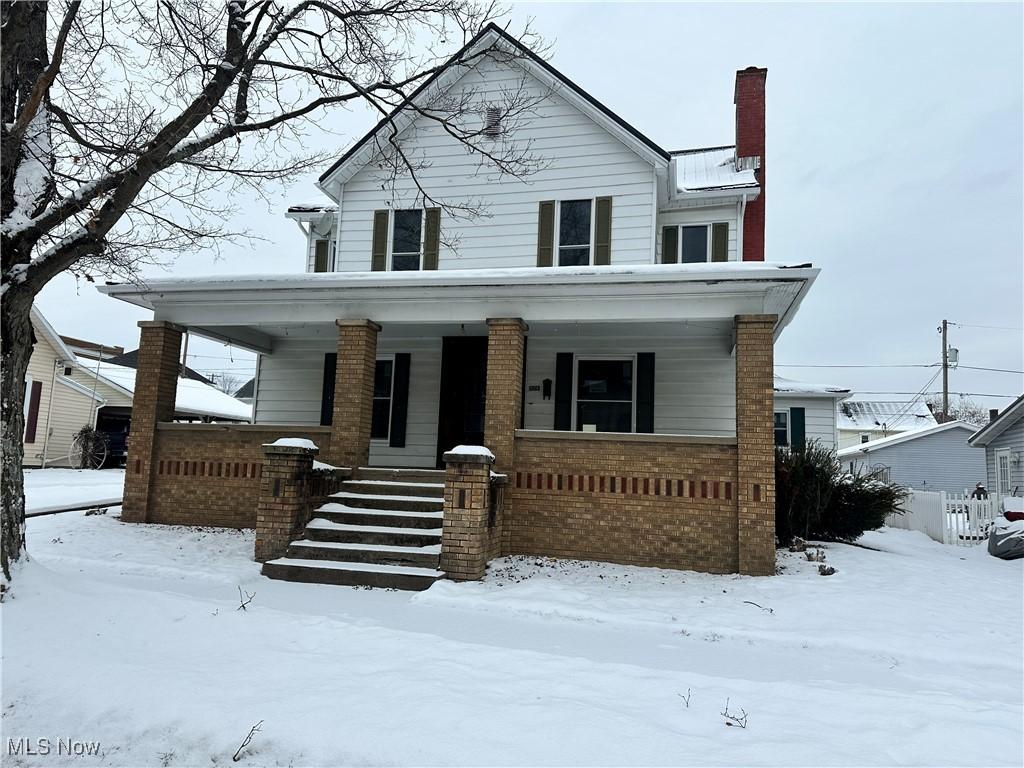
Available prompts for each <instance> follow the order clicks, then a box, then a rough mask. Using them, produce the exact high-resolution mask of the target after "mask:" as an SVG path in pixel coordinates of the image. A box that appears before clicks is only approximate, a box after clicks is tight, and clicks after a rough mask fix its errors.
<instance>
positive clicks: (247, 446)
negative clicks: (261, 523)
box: [125, 423, 331, 528]
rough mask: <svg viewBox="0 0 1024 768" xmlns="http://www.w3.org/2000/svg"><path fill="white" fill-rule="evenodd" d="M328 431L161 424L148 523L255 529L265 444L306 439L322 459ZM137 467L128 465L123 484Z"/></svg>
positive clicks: (302, 428)
mask: <svg viewBox="0 0 1024 768" xmlns="http://www.w3.org/2000/svg"><path fill="white" fill-rule="evenodd" d="M330 429H331V428H330V427H294V426H274V425H270V424H266V425H264V424H258V425H254V424H232V425H229V424H173V423H164V424H158V425H157V428H156V431H155V434H154V438H155V439H154V441H153V443H154V445H153V457H152V466H153V471H152V475H151V477H150V480H149V488H150V496H149V510H148V522H151V523H164V524H167V525H212V526H223V527H227V528H252V527H254V526H255V525H256V508H257V505H258V503H259V496H260V482H261V478H262V475H263V466H264V461H265V455H264V449H263V445H264V444H265V443H272V442H274V441H275V440H277V439H278V438H280V437H306V438H309V439H310V440H312V441H313V442H314V443H316V445H317V447H318V448H319V449H320V454H321V455H323V454H324V453H326V452H327V451H329V450H330V445H331V432H330ZM134 470H135V467H134V466H133V465H132V464H131V462H129V465H128V468H127V473H126V478H125V486H126V487H127V486H128V485H129V483H130V482H131V480H132V475H133V472H134Z"/></svg>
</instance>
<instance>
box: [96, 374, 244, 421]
mask: <svg viewBox="0 0 1024 768" xmlns="http://www.w3.org/2000/svg"><path fill="white" fill-rule="evenodd" d="M79 367H80V368H81V369H82V370H83V371H85V372H87V373H91V374H93V375H97V374H98V375H99V378H100V380H102V381H106V382H107V383H108V384H112V385H113V386H115V387H118V388H120V389H122V390H124V391H125V392H127V393H128V394H130V395H134V394H135V369H134V368H126V367H125V366H123V365H112V364H111V363H95V362H93V361H89V363H88V364H86V363H80V364H79ZM174 411H175V413H178V414H188V415H194V416H209V417H211V418H214V419H228V420H231V421H249V420H250V419H252V406H251V405H247V404H246V403H243V402H240V401H238V400H236V399H235V398H233V397H231V395H227V394H225V393H223V392H221V391H220V390H219V389H217V388H215V387H211V386H210V385H209V384H204V383H203V382H201V381H195V380H194V379H183V378H181V377H179V378H178V391H177V395H176V396H175V402H174Z"/></svg>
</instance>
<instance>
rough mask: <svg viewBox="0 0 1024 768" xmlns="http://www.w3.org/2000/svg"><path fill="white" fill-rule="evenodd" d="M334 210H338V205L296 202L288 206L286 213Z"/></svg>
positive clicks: (331, 211) (327, 211) (328, 211)
mask: <svg viewBox="0 0 1024 768" xmlns="http://www.w3.org/2000/svg"><path fill="white" fill-rule="evenodd" d="M336 210H338V206H336V205H330V204H328V205H320V204H318V203H296V204H295V205H289V206H288V213H333V212H334V211H336Z"/></svg>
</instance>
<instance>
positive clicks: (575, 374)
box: [572, 354, 636, 434]
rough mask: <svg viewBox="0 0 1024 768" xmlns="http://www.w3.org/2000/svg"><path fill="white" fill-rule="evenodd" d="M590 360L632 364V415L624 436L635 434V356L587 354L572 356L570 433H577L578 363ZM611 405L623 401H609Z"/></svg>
mask: <svg viewBox="0 0 1024 768" xmlns="http://www.w3.org/2000/svg"><path fill="white" fill-rule="evenodd" d="M592 360H615V361H619V362H625V361H626V360H629V361H630V362H632V363H633V381H632V384H631V387H630V391H631V392H632V396H633V397H632V400H633V402H632V405H633V408H632V414H631V416H630V428H631V429H630V431H629V432H627V433H625V434H636V355H635V354H632V355H612V354H608V355H588V354H573V356H572V431H573V432H575V431H577V426H578V425H577V423H576V416H577V413H578V411H579V408H578V407H577V404H576V403H577V399H578V398H577V395H578V394H579V386H578V379H579V373H580V362H590V361H592ZM588 402H591V401H588ZM608 402H612V403H622V402H625V401H624V400H609V401H608ZM603 434H621V433H615V432H605V433H603Z"/></svg>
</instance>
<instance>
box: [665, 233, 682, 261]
mask: <svg viewBox="0 0 1024 768" xmlns="http://www.w3.org/2000/svg"><path fill="white" fill-rule="evenodd" d="M677 261H679V227H664V228H663V229H662V230H661V263H662V264H675V263H676V262H677Z"/></svg>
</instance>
